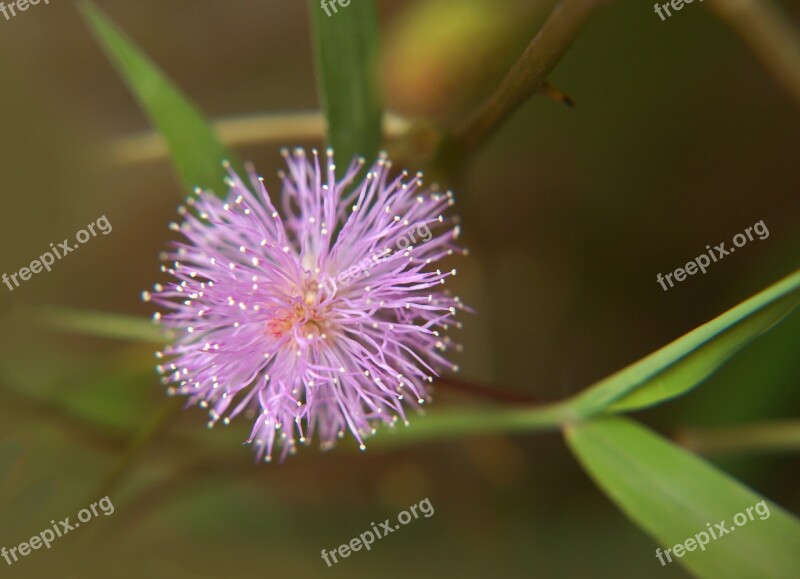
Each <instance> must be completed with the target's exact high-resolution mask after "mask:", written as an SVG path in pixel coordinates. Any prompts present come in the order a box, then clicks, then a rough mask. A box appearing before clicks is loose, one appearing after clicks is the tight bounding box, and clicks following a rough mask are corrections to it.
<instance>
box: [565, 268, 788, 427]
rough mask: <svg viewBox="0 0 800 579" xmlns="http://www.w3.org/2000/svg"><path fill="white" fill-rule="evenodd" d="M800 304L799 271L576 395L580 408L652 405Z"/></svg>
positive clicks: (688, 385) (704, 374)
mask: <svg viewBox="0 0 800 579" xmlns="http://www.w3.org/2000/svg"><path fill="white" fill-rule="evenodd" d="M798 304H800V272H796V273H794V274H792V275H790V276H789V277H787V278H784V279H783V280H781V281H780V282H778V283H776V284H774V285H773V286H771V287H769V288H767V289H766V290H764V291H762V292H761V293H759V294H757V295H755V296H753V297H752V298H750V299H748V300H747V301H745V302H743V303H741V304H739V305H738V306H736V307H735V308H733V309H731V310H729V311H727V312H725V313H724V314H722V315H721V316H719V317H717V318H715V319H714V320H712V321H710V322H708V323H706V324H703V325H702V326H700V327H699V328H696V329H695V330H692V331H691V332H689V333H688V334H686V335H685V336H683V337H681V338H679V339H677V340H675V341H674V342H672V343H671V344H669V345H667V346H664V347H663V348H661V349H660V350H658V351H656V352H654V353H652V354H650V355H649V356H647V357H646V358H643V359H642V360H639V361H638V362H636V363H635V364H632V365H631V366H628V367H627V368H625V369H623V370H620V371H619V372H617V373H616V374H613V375H612V376H609V377H608V378H606V379H604V380H601V381H600V382H598V383H597V384H595V385H594V386H592V387H590V388H589V389H588V390H586V391H584V392H582V393H580V394H579V395H578V396H576V397H575V398H574V399H573V401H572V402H571V405H572V406H574V407H575V409H576V411H577V413H578V414H581V415H584V416H585V415H590V414H596V413H598V412H601V411H605V410H608V411H612V412H617V411H626V410H635V409H638V408H645V407H647V406H653V405H654V404H658V403H659V402H663V401H665V400H669V399H670V398H674V397H676V396H679V395H681V394H684V393H685V392H687V391H688V390H691V389H692V388H694V387H695V386H697V385H698V384H700V383H701V382H702V381H703V380H705V379H706V378H708V377H709V376H710V375H711V374H713V373H714V372H715V371H716V370H717V369H718V368H719V367H720V366H722V365H723V364H724V363H725V362H726V361H727V360H728V359H729V358H730V357H731V356H733V355H734V354H735V353H736V352H737V351H738V350H740V349H741V348H743V347H744V346H746V345H747V344H748V343H749V342H750V341H751V340H753V339H754V338H756V337H758V336H759V335H761V334H762V333H764V332H766V331H767V330H769V329H770V328H771V327H772V326H774V325H775V324H777V323H778V322H780V321H781V320H782V319H783V318H785V317H786V316H787V315H789V314H790V313H791V312H792V310H794V308H795V307H797V305H798Z"/></svg>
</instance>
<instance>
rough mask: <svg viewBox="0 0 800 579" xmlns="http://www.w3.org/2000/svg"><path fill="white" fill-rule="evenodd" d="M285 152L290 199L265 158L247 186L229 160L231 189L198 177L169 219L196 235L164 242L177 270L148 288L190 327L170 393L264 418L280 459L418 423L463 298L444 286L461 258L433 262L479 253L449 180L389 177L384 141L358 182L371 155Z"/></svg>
mask: <svg viewBox="0 0 800 579" xmlns="http://www.w3.org/2000/svg"><path fill="white" fill-rule="evenodd" d="M284 157H285V158H286V162H287V165H288V172H286V173H283V172H281V173H280V177H281V179H282V182H283V192H282V195H281V198H280V206H281V211H280V212H279V211H278V210H276V208H275V207H274V206H273V204H272V201H271V200H270V196H269V194H268V193H267V190H266V188H265V186H264V182H263V180H262V179H261V178H259V177H257V176H256V175H255V173H254V172H253V171H252V169H248V173H249V176H248V180H249V181H250V184H249V187H248V184H246V183H245V182H244V181H243V180H242V179H241V178H240V177H239V175H237V174H236V173H235V172H234V171H233V170H231V169H230V168H229V175H230V177H229V180H228V183H227V184H228V186H229V191H228V193H227V196H226V198H225V199H221V198H219V197H217V196H215V195H214V194H213V193H211V192H207V191H200V190H198V191H197V192H196V194H197V198H196V199H195V198H190V199H189V200H188V202H187V203H188V205H189V209H187V208H185V207H182V208H181V209H180V210H179V213H180V214H181V215H182V218H183V221H182V223H181V224H172V225H171V227H172V228H173V229H174V230H176V231H180V232H181V233H182V234H183V236H184V237H185V240H183V241H180V242H176V243H174V244H173V246H172V248H171V250H170V251H169V252H167V253H165V254H163V258H164V260H165V261H166V262H167V264H166V265H165V266H164V267H162V270H164V271H166V272H168V273H169V274H171V275H172V276H173V278H174V281H173V282H172V283H170V284H168V285H167V286H162V285H160V284H156V286H155V291H154V292H153V293H152V294H151V293H149V292H145V294H144V299H145V300H151V299H152V301H153V302H155V303H157V304H159V305H161V306H163V307H164V308H166V310H167V311H166V312H165V313H164V314H163V315H162V314H161V313H157V314H155V318H156V319H158V320H161V322H162V323H163V324H164V325H165V326H166V327H167V328H169V329H170V330H172V331H173V333H174V334H175V335H176V336H177V337H176V338H175V342H174V343H173V344H172V345H170V346H168V347H167V348H166V349H165V350H164V352H159V353H157V356H158V357H160V358H164V357H166V358H167V360H165V361H164V363H162V364H160V365H159V366H158V370H159V372H161V373H162V374H163V375H164V377H163V381H164V383H166V384H171V386H170V389H169V392H170V393H171V394H181V395H184V396H187V397H188V403H189V404H199V405H200V406H201V407H204V408H208V409H209V413H210V422H209V426H210V427H212V426H214V424H216V423H217V422H218V421H219V420H222V421H223V422H224V423H225V424H228V423H229V422H230V419H231V418H233V417H235V416H237V415H238V414H240V413H242V412H245V415H246V416H250V417H252V418H254V420H255V423H254V425H253V430H252V434H251V436H250V438H249V440H248V442H251V443H253V444H254V446H255V450H256V457H257V459H259V460H261V459H264V460H267V461H269V460H271V459H272V453H273V450H274V449H276V448H280V453H281V459H283V458H285V457H286V455H287V454H289V453H293V452H294V451H295V449H296V444H297V442H298V441H299V442H301V443H302V442H310V441H311V440H312V439H313V437H314V436H315V435H316V436H317V437H318V439H319V441H320V444H321V447H322V448H323V449H327V448H330V447H332V446H333V445H334V443H335V441H336V439H337V438H341V437H343V436H344V433H345V432H346V431H348V430H349V431H350V432H352V434H353V436H354V437H355V438H356V440H357V441H358V443H359V445H360V446H361V448H362V449H363V448H364V443H363V439H364V438H365V437H366V436H368V435H370V434H374V433H375V426H377V425H378V424H379V423H385V424H388V425H393V424H394V423H395V422H396V421H397V420H403V421H404V422H405V423H406V424H407V421H406V408H407V407H414V408H418V407H419V406H420V405H422V404H423V403H425V402H426V401H428V400H429V398H428V391H427V388H426V385H427V384H429V383H430V382H432V381H433V378H434V377H435V376H437V375H438V374H437V373H438V372H439V371H441V370H442V369H447V370H455V369H456V368H455V367H454V366H453V365H452V364H451V363H450V362H449V361H448V360H447V359H446V357H445V356H446V355H447V353H448V350H451V349H453V347H454V345H453V343H452V342H451V341H450V339H449V338H448V337H446V336H445V335H444V333H445V331H447V330H448V329H449V328H450V327H451V326H452V325H455V326H457V327H460V324H459V323H458V322H455V321H454V320H453V318H454V316H455V314H456V312H457V310H459V309H463V307H462V304H461V302H460V300H459V299H458V298H457V297H453V296H451V295H449V293H447V292H445V291H443V287H442V286H443V285H444V284H445V281H446V280H447V278H448V277H450V276H452V275H455V274H456V271H455V270H448V271H442V270H440V269H436V265H435V264H436V262H438V261H439V260H440V259H442V258H444V257H446V256H448V255H452V254H453V253H461V254H464V253H466V251H465V250H463V249H461V248H459V247H458V246H457V245H456V239H457V237H458V234H459V227H458V225H456V221H455V219H453V218H448V217H446V216H444V212H445V210H446V209H447V208H448V206H450V205H452V204H453V199H452V194H451V193H449V192H448V193H440V192H439V191H437V190H436V189H435V188H423V183H422V181H421V175H420V174H417V175H413V176H412V175H409V174H408V173H405V172H404V173H402V174H401V175H400V176H398V177H396V178H395V177H391V176H390V173H391V163H390V161H389V160H388V159H387V158H386V157H385V156H381V157H380V158H379V159H378V161H377V162H376V163H375V164H374V165H372V167H371V168H370V169H369V171H368V172H367V173H366V176H365V177H364V178H363V180H360V181H359V182H355V181H356V178H357V175H359V174H360V173H362V172H363V171H362V169H363V164H364V161H363V160H361V159H357V160H355V161H353V162H352V163H351V164H350V166H349V168H348V171H347V172H346V174H345V176H344V177H343V178H342V179H341V180H338V181H337V179H336V175H335V165H334V161H333V153H332V151H328V153H327V157H326V158H323V159H320V158H319V155H318V154H317V152H316V151H314V152H313V155H312V156H311V158H309V157H308V156H307V155H306V153H305V152H304V151H303V150H300V149H298V150H295V151H294V152H293V153H292V154H289V153H288V152H284Z"/></svg>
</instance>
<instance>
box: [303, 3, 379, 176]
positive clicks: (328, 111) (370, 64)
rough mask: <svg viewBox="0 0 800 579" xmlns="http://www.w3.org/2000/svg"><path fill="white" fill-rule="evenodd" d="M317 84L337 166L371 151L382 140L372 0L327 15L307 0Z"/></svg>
mask: <svg viewBox="0 0 800 579" xmlns="http://www.w3.org/2000/svg"><path fill="white" fill-rule="evenodd" d="M309 9H310V10H311V21H312V28H313V34H314V48H315V61H316V71H317V86H318V90H319V95H320V101H321V103H322V108H323V111H324V113H325V117H326V119H327V122H328V143H329V145H330V146H331V147H333V149H334V151H335V152H336V158H337V159H338V161H339V165H340V167H342V168H344V167H346V166H347V164H348V163H349V162H350V160H351V159H352V158H353V157H354V156H356V155H360V156H363V157H365V158H367V159H370V158H372V157H374V156H375V154H376V153H377V152H378V149H379V148H380V143H381V119H382V110H383V108H382V103H381V98H380V90H379V76H378V71H379V68H378V66H379V64H378V48H379V47H378V44H379V35H378V18H377V12H376V10H375V3H374V1H373V0H357V1H355V2H352V3H351V4H349V5H348V6H346V7H337V12H336V13H333V11H332V8H331V6H330V5H328V10H329V12H330V13H331V15H330V16H328V15H327V14H326V12H325V9H324V8H323V7H321V6H320V3H319V2H318V1H316V0H310V1H309Z"/></svg>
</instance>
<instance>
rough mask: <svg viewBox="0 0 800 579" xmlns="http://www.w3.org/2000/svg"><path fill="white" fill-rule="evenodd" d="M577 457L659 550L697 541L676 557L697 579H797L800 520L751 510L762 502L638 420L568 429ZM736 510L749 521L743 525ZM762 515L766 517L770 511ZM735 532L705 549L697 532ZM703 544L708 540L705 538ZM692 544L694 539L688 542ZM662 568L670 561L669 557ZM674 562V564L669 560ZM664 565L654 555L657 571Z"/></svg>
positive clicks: (603, 421)
mask: <svg viewBox="0 0 800 579" xmlns="http://www.w3.org/2000/svg"><path fill="white" fill-rule="evenodd" d="M565 434H566V438H567V442H568V443H569V445H570V447H571V449H572V451H573V452H574V453H575V455H576V457H577V458H578V460H579V462H580V463H581V464H582V465H583V467H584V468H585V469H586V470H587V471H588V473H589V474H590V475H591V477H592V478H593V479H594V480H595V482H596V483H597V484H598V486H600V488H601V489H603V491H605V492H606V493H607V494H608V495H609V497H610V498H611V499H612V500H613V501H614V502H615V503H616V504H617V506H618V507H619V508H620V509H621V510H622V511H623V512H624V513H625V514H626V515H627V516H628V518H630V519H631V520H632V521H633V522H635V523H636V524H637V525H638V526H640V527H641V528H642V529H643V530H644V531H646V532H647V533H648V534H649V535H650V536H651V537H653V539H655V541H656V542H657V544H658V546H659V548H660V549H662V551H663V550H664V549H666V548H670V549H671V548H672V547H673V546H675V545H677V544H679V543H685V542H686V540H687V539H693V540H694V541H695V545H694V547H693V548H692V551H688V552H685V553H684V554H683V555H682V556H681V557H680V558H678V557H677V556H676V555H675V554H674V552H673V553H672V554H671V555H670V558H671V559H672V560H673V561H677V562H678V563H680V564H681V565H683V566H685V567H686V568H688V569H689V570H690V571H691V572H692V573H693V574H695V575H697V576H698V577H707V578H709V579H717V578H719V577H728V578H730V579H736V578H742V579H745V578H751V577H771V578H773V579H779V578H784V577H785V578H787V579H789V578H793V577H797V572H798V569H800V549H798V546H800V521H798V520H797V519H796V518H795V517H794V516H793V515H791V514H790V513H787V512H786V511H784V510H783V509H782V508H780V507H779V506H778V505H776V504H774V503H772V502H770V501H766V502H765V506H766V507H767V508H768V511H766V510H764V508H763V506H759V507H756V508H754V509H753V510H751V513H752V515H753V519H752V520H750V518H748V517H747V514H746V509H747V508H748V507H755V505H757V504H758V503H760V502H761V501H763V500H764V499H763V498H762V497H760V496H759V495H757V494H756V493H754V492H753V491H752V490H751V489H749V488H747V487H746V486H744V485H742V484H741V483H739V482H738V481H736V480H735V479H733V478H731V477H729V476H728V475H726V474H725V473H723V472H721V471H720V470H718V469H717V468H716V467H714V466H712V465H710V464H708V463H706V462H704V461H703V460H701V459H699V458H697V457H696V456H694V455H693V454H691V453H689V452H687V451H685V450H683V449H681V448H679V447H677V446H675V445H673V444H672V443H670V442H668V441H667V440H665V439H663V438H661V437H660V436H658V435H656V434H654V433H652V432H650V431H649V430H647V429H646V428H644V427H643V426H641V425H638V424H636V423H635V422H633V421H631V420H628V419H625V418H618V417H609V418H602V419H598V420H592V421H589V422H585V423H579V424H576V425H571V426H568V427H567V428H565ZM739 513H743V514H744V515H743V516H745V518H747V522H746V523H743V524H742V525H741V526H737V524H734V519H736V520H737V523H738V522H741V521H742V519H741V517H739V516H738V515H739ZM767 513H768V516H766V518H763V520H762V515H767ZM720 522H724V524H723V526H724V527H725V528H726V529H727V528H732V529H735V531H730V532H728V533H727V534H722V531H721V530H718V532H719V533H720V536H719V537H717V538H716V539H713V538H708V544H707V545H704V548H703V549H702V550H701V549H699V548H698V545H697V544H696V543H697V541H698V539H697V538H696V537H695V536H696V535H699V533H701V532H705V533H706V536H708V527H709V525H707V523H710V524H711V525H710V526H712V528H716V524H717V523H720ZM699 540H700V541H705V538H703V537H702V536H700V538H699ZM689 546H690V547H691V546H692V545H691V544H690V545H689ZM662 558H663V559H664V565H668V564H669V563H668V561H667V558H666V557H665V556H662ZM672 564H675V563H672ZM661 567H662V564H661V563H659V559H658V558H657V557H656V553H655V551H654V553H653V575H656V574H657V573H658V572H659V571H661Z"/></svg>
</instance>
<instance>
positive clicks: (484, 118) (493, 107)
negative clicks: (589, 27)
mask: <svg viewBox="0 0 800 579" xmlns="http://www.w3.org/2000/svg"><path fill="white" fill-rule="evenodd" d="M610 1H611V0H560V1H559V2H558V4H556V6H555V7H554V8H553V11H552V12H551V14H550V16H549V17H548V19H547V21H546V22H545V23H544V25H543V26H542V28H541V30H539V33H538V34H537V35H536V36H535V37H534V39H533V40H532V41H531V43H530V44H529V45H528V47H527V48H526V49H525V52H523V54H522V56H521V57H520V59H519V60H518V61H517V62H516V63H515V64H514V66H513V67H512V69H511V71H510V72H509V73H508V74H507V75H506V77H505V78H504V79H503V81H502V82H501V83H500V86H499V87H498V88H497V90H495V92H494V94H492V96H490V97H489V99H488V101H486V103H485V104H484V105H483V106H481V107H480V108H479V109H478V111H477V112H476V113H475V114H474V115H472V116H471V117H469V118H468V119H467V120H466V121H465V122H464V123H463V124H462V125H461V126H458V127H456V129H455V130H454V131H453V133H452V134H451V135H449V136H447V137H445V139H444V141H443V143H442V147H441V149H440V151H439V155H438V159H437V161H436V164H437V165H439V166H442V167H450V166H452V165H454V164H456V163H457V162H460V161H462V160H463V158H464V157H466V156H468V155H469V154H470V153H472V152H473V151H474V150H476V149H477V148H478V146H480V145H481V144H482V143H484V142H485V141H486V138H487V137H488V136H489V135H490V134H491V133H492V132H494V131H495V130H496V129H497V128H498V127H499V126H500V124H501V123H502V122H503V121H505V120H506V119H507V118H508V117H509V116H510V115H511V114H512V113H513V112H514V111H515V110H516V109H517V108H518V107H519V106H520V105H522V103H524V102H525V101H526V100H527V99H528V98H529V97H531V96H532V95H534V94H535V93H537V92H539V91H540V90H542V88H543V87H546V86H547V85H545V83H546V81H547V75H548V74H550V72H551V71H552V70H553V69H554V68H555V66H556V65H557V64H558V63H559V62H560V61H561V59H562V58H563V56H564V54H566V52H567V50H568V49H569V48H570V47H571V46H572V43H573V42H574V41H575V39H576V38H577V37H578V34H580V32H581V31H582V30H583V28H584V26H586V24H587V23H588V21H589V20H590V18H591V17H592V16H593V15H594V14H595V12H596V11H597V10H598V9H599V8H600V7H601V6H603V5H604V4H607V3H609V2H610Z"/></svg>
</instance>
